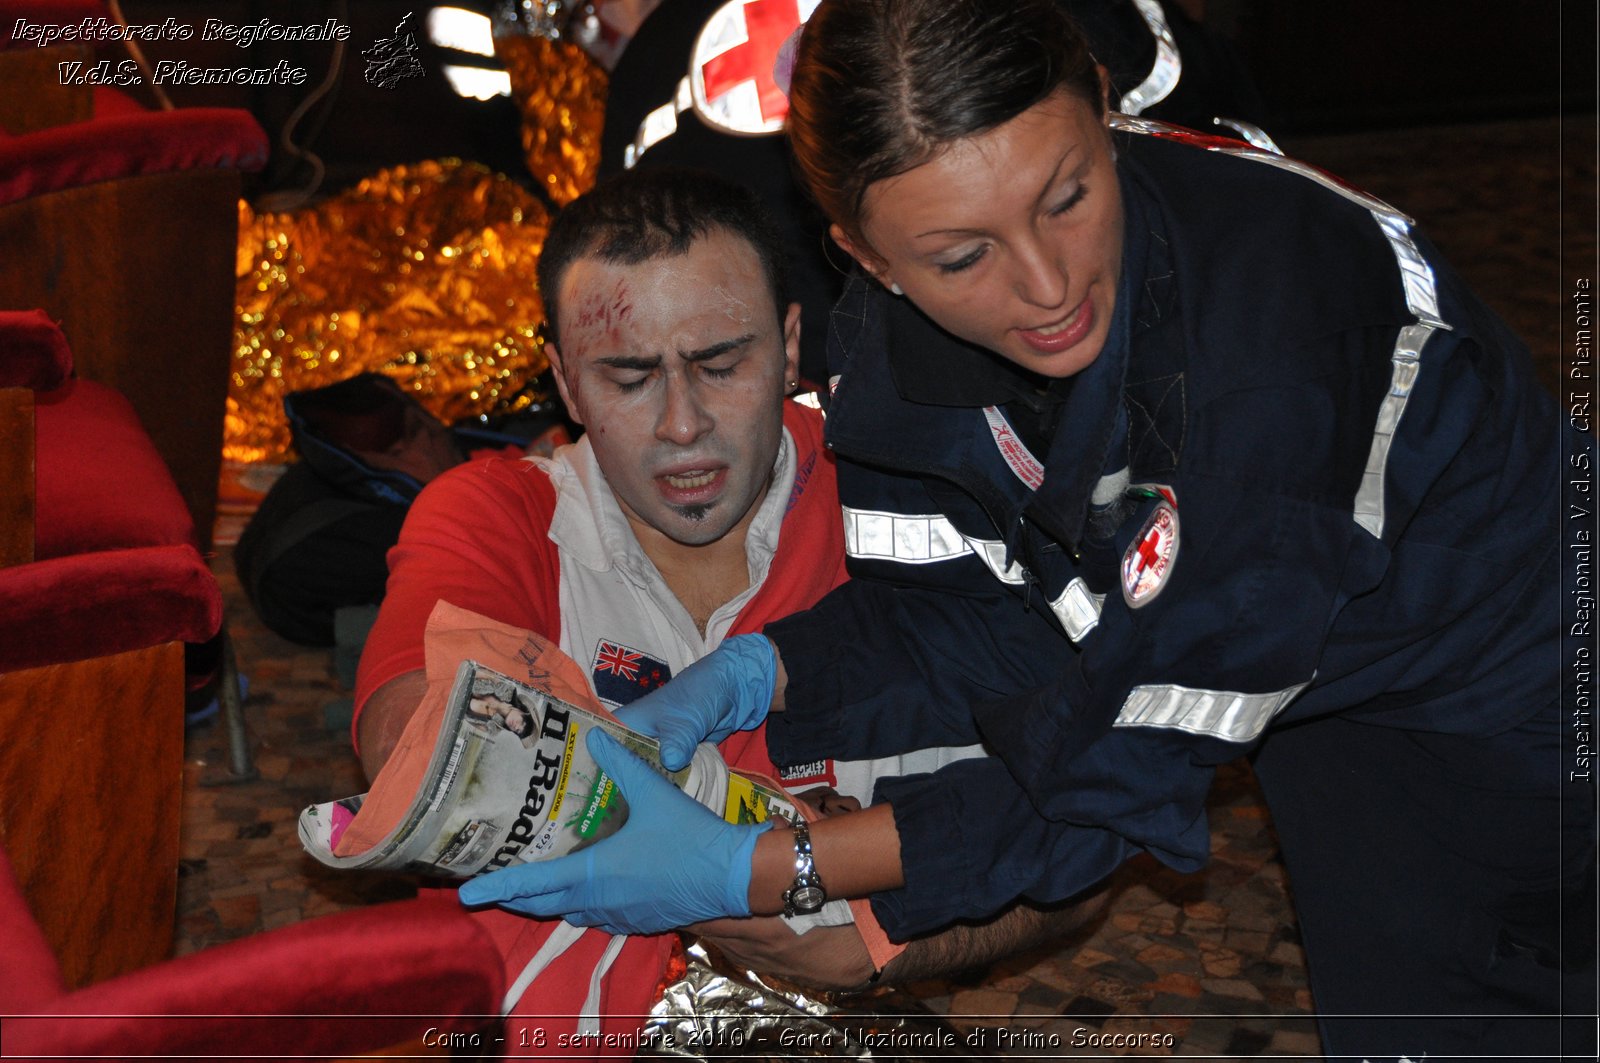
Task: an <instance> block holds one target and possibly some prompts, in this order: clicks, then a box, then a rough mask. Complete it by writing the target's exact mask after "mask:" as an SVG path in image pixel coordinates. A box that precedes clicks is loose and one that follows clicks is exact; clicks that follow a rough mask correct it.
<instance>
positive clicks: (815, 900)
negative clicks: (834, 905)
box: [789, 886, 828, 912]
mask: <svg viewBox="0 0 1600 1063" xmlns="http://www.w3.org/2000/svg"><path fill="white" fill-rule="evenodd" d="M827 900H828V895H827V894H826V893H824V892H823V891H822V890H821V889H820V888H818V887H816V886H796V887H795V888H794V889H792V890H790V891H789V906H790V907H791V908H793V909H794V910H795V911H797V912H816V911H820V910H821V909H822V906H823V904H824V903H826V901H827Z"/></svg>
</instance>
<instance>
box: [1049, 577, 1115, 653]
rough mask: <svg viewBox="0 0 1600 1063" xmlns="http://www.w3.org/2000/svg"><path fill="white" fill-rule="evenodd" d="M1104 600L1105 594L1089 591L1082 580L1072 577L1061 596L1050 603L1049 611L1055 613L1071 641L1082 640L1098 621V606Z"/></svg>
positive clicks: (1103, 602) (1102, 603)
mask: <svg viewBox="0 0 1600 1063" xmlns="http://www.w3.org/2000/svg"><path fill="white" fill-rule="evenodd" d="M1105 600H1106V596H1105V595H1103V594H1096V593H1094V592H1093V591H1091V590H1090V589H1089V585H1088V584H1087V583H1085V582H1083V580H1081V579H1074V580H1073V581H1072V582H1071V583H1069V584H1067V589H1066V590H1064V591H1062V592H1061V596H1060V597H1058V598H1057V599H1056V600H1055V601H1053V602H1051V603H1050V611H1051V612H1052V613H1055V614H1056V617H1057V619H1059V620H1060V621H1061V626H1062V627H1064V628H1066V631H1067V636H1068V637H1069V638H1071V639H1072V641H1073V642H1082V641H1083V640H1084V636H1086V635H1088V634H1089V632H1091V631H1093V630H1094V629H1095V626H1096V625H1098V624H1099V623H1100V607H1101V606H1102V605H1104V604H1105Z"/></svg>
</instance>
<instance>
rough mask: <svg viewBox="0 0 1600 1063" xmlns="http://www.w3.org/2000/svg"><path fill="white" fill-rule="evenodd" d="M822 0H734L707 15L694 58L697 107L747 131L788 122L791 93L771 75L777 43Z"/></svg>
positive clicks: (716, 122) (709, 117) (715, 121)
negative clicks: (781, 87) (787, 92)
mask: <svg viewBox="0 0 1600 1063" xmlns="http://www.w3.org/2000/svg"><path fill="white" fill-rule="evenodd" d="M818 2H819V0H733V2H732V3H728V4H724V5H723V6H722V7H719V8H718V9H717V10H716V11H715V12H714V13H713V14H712V16H711V17H710V18H709V19H707V20H706V24H705V26H704V28H702V29H701V31H700V37H699V39H698V40H697V41H696V42H695V46H694V55H693V57H692V58H691V60H690V64H689V85H690V89H691V91H692V92H693V94H694V107H695V110H696V111H697V112H698V113H699V114H700V116H701V117H702V118H704V119H705V120H706V121H707V122H709V123H711V124H712V125H713V126H715V127H717V128H719V129H723V130H725V131H727V132H730V133H743V134H746V135H751V134H758V133H774V132H777V131H778V130H780V129H782V128H783V119H784V117H785V116H786V115H787V114H788V113H789V98H788V97H787V96H785V95H784V94H783V90H782V89H780V88H779V87H778V84H777V82H776V81H774V80H773V78H772V67H773V64H774V63H775V62H777V59H778V49H779V48H780V47H782V46H783V42H784V41H786V40H788V39H789V37H790V36H791V35H792V34H793V33H794V31H795V30H796V29H798V28H799V27H800V23H801V22H803V21H804V20H805V19H807V18H809V17H810V16H811V12H812V11H814V10H816V7H817V4H818Z"/></svg>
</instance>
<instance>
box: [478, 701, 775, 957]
mask: <svg viewBox="0 0 1600 1063" xmlns="http://www.w3.org/2000/svg"><path fill="white" fill-rule="evenodd" d="M588 741H589V752H590V754H592V755H593V756H594V759H595V762H596V763H597V764H599V765H600V768H601V770H602V771H604V772H605V773H606V774H607V775H609V776H611V778H612V780H613V781H614V782H615V783H616V784H617V787H618V788H619V789H620V790H621V791H622V796H623V797H624V798H625V799H626V800H627V802H628V822H626V823H624V824H623V825H622V829H621V830H619V831H617V833H615V834H613V835H612V836H611V837H609V838H606V839H604V840H603V841H599V842H596V843H595V844H594V845H591V846H589V847H588V848H586V849H582V850H580V851H578V852H576V853H572V854H571V855H569V856H562V857H557V858H556V859H554V860H540V861H535V862H534V863H531V864H522V865H520V866H517V867H508V868H506V869H505V870H503V871H493V872H490V873H489V874H487V875H480V876H479V877H478V878H475V879H472V880H471V881H470V882H467V883H465V884H464V885H463V886H462V887H461V889H460V891H459V893H460V897H461V902H462V903H463V904H468V905H474V906H477V905H484V904H499V905H500V906H502V907H504V908H509V909H510V910H512V911H514V912H521V913H522V914H524V915H535V916H540V917H543V918H553V917H556V916H563V917H565V918H566V920H567V922H569V923H571V924H573V925H574V926H598V927H600V928H601V929H603V930H605V931H607V932H608V933H612V934H657V933H660V932H662V931H664V930H676V929H677V928H679V927H682V926H687V925H688V924H690V923H694V922H699V921H702V920H706V919H717V918H721V917H723V916H729V915H733V916H742V915H748V914H749V913H750V898H749V894H750V858H751V853H752V852H753V851H754V849H755V845H756V838H757V837H759V836H760V835H761V833H762V832H763V831H765V830H766V828H767V825H766V824H761V825H742V826H741V825H735V824H732V823H725V822H723V821H722V820H721V819H719V818H718V817H717V816H716V815H714V814H713V813H711V812H710V811H708V810H707V809H705V808H704V807H702V806H701V805H700V804H698V803H697V802H696V801H695V800H694V799H693V798H691V797H688V796H687V795H685V794H684V793H683V791H681V790H679V789H678V788H677V787H676V786H673V785H672V784H671V783H670V782H668V781H667V780H666V779H663V778H662V777H661V776H660V775H657V774H656V773H655V772H654V771H653V770H652V769H651V768H650V766H649V765H647V764H645V762H644V761H642V760H640V759H639V758H638V757H636V756H634V755H633V754H632V753H630V752H628V750H626V749H624V748H623V747H622V746H621V745H620V744H619V743H618V742H617V741H616V740H615V739H613V738H612V737H611V736H610V735H608V734H606V733H605V732H604V731H601V730H599V729H596V730H593V731H591V732H590V733H589V739H588Z"/></svg>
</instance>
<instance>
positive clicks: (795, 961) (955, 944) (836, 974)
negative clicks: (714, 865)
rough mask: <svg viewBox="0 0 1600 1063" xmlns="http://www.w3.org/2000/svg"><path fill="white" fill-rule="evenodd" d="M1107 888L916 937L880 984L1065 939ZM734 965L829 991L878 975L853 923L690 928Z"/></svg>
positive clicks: (758, 922) (742, 922)
mask: <svg viewBox="0 0 1600 1063" xmlns="http://www.w3.org/2000/svg"><path fill="white" fill-rule="evenodd" d="M1106 897H1107V893H1106V891H1105V890H1104V889H1101V890H1098V891H1095V892H1092V893H1089V894H1086V895H1084V896H1083V897H1081V898H1074V899H1073V900H1072V901H1069V902H1065V903H1062V904H1057V905H1050V906H1048V907H1036V906H1034V905H1031V904H1027V903H1021V904H1017V905H1014V906H1012V907H1011V908H1008V909H1007V910H1006V911H1004V912H1002V913H1001V914H1000V915H998V916H996V917H995V918H994V919H991V920H989V921H987V922H983V923H970V924H962V925H958V926H953V927H950V928H948V929H946V930H942V931H940V932H938V933H935V934H929V935H927V936H926V937H921V938H917V939H916V940H914V941H912V942H911V943H910V944H909V945H907V946H906V949H905V951H904V952H902V953H901V954H900V955H898V956H896V957H895V958H894V959H893V960H891V961H889V965H888V966H887V967H885V968H884V971H883V974H882V975H880V976H879V977H878V978H877V980H876V984H878V985H903V984H905V983H906V982H914V981H917V980H919V979H923V978H934V977H943V976H947V975H951V974H955V973H956V972H958V971H965V970H970V969H972V968H975V967H985V966H987V965H989V964H991V963H994V962H995V961H996V960H999V959H1002V958H1004V957H1006V956H1010V955H1012V954H1013V953H1016V952H1021V951H1022V950H1024V949H1031V948H1037V947H1039V946H1041V945H1046V944H1049V943H1051V942H1054V941H1058V940H1060V939H1062V938H1064V937H1066V936H1067V935H1069V934H1073V933H1075V932H1077V931H1079V930H1081V929H1083V928H1084V927H1086V926H1088V925H1090V924H1091V923H1093V922H1095V921H1096V920H1098V919H1099V917H1100V916H1101V914H1102V913H1103V912H1104V911H1105V907H1106ZM689 929H690V930H691V931H693V932H695V933H697V934H698V935H699V936H700V937H701V938H703V939H704V940H705V941H706V942H707V943H708V944H710V945H712V946H713V947H715V948H716V949H717V951H718V952H720V953H722V955H723V956H725V957H727V959H729V960H730V961H732V962H733V963H736V964H738V965H739V966H741V967H747V968H749V969H750V970H753V971H755V972H757V973H758V974H763V975H773V976H776V977H778V978H782V979H785V980H787V981H791V982H799V983H801V984H804V985H807V986H812V987H815V988H818V989H825V990H849V989H855V988H858V987H861V986H864V985H866V984H867V983H868V981H869V979H871V978H872V974H873V967H872V960H871V958H870V957H869V956H868V955H867V948H866V945H865V944H864V943H863V942H862V940H861V935H860V934H859V933H857V932H856V929H855V927H853V926H832V927H818V928H816V929H814V930H811V931H809V932H808V933H805V934H796V933H795V932H794V931H792V930H790V929H789V927H788V926H787V925H786V924H785V923H784V922H783V921H782V920H781V919H779V918H777V917H776V916H758V917H756V918H753V919H715V920H712V921H710V922H706V923H699V924H696V925H695V926H693V927H690V928H689Z"/></svg>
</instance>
